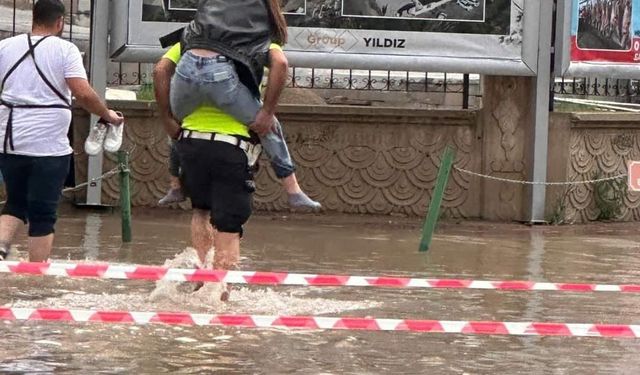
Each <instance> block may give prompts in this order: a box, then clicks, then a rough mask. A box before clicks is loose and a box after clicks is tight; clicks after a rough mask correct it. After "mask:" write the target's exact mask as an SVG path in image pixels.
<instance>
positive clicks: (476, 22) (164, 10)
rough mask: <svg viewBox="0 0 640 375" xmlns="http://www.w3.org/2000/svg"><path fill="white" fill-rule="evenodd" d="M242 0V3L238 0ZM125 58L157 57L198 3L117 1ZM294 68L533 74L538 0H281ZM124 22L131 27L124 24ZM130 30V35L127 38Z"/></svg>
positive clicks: (116, 29)
mask: <svg viewBox="0 0 640 375" xmlns="http://www.w3.org/2000/svg"><path fill="white" fill-rule="evenodd" d="M235 1H243V0H235ZM124 3H126V7H127V9H126V10H124V9H120V10H117V9H113V12H114V13H118V14H124V13H125V12H126V13H128V15H127V17H126V18H125V19H126V21H124V20H123V19H120V20H118V21H116V22H119V23H120V25H117V24H114V25H113V26H112V33H113V34H115V35H116V37H115V38H114V37H113V36H112V41H113V43H112V52H113V56H114V57H115V58H117V59H120V60H128V61H131V60H134V59H135V60H140V59H144V60H145V61H149V60H150V61H153V60H155V59H157V58H158V57H159V56H160V54H161V51H160V50H159V43H158V37H159V36H161V35H163V34H166V33H169V32H171V31H173V30H176V29H178V28H180V27H183V26H184V24H185V23H187V22H189V21H190V20H191V19H192V18H193V15H194V14H195V8H196V7H197V3H198V1H197V0H128V1H124V0H120V1H117V0H116V1H114V2H113V3H112V4H113V6H114V7H120V8H122V6H123V5H122V4H124ZM281 4H282V9H283V11H284V13H285V16H286V19H287V22H288V25H289V42H288V43H287V45H286V46H285V50H286V52H287V56H288V57H289V59H290V61H291V63H292V65H295V66H301V67H318V68H353V69H385V70H386V69H389V70H417V71H426V70H430V71H442V72H459V73H464V72H469V73H488V74H504V75H534V74H535V72H536V69H535V68H536V67H535V65H536V58H535V57H536V53H537V35H538V20H537V15H538V13H539V3H538V0H282V3H281ZM124 23H126V27H125V26H124V25H123V24H124ZM125 30H126V35H125V36H122V35H121V34H124V33H125Z"/></svg>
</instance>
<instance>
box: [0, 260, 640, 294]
mask: <svg viewBox="0 0 640 375" xmlns="http://www.w3.org/2000/svg"><path fill="white" fill-rule="evenodd" d="M0 273H12V274H23V275H43V276H60V277H74V278H75V277H94V278H102V279H118V280H122V279H129V280H149V281H160V280H165V281H177V282H185V281H191V282H196V281H202V282H225V283H229V284H255V285H298V286H350V287H387V288H432V289H494V290H515V291H562V292H578V293H588V292H622V293H640V285H638V284H627V285H611V284H588V283H548V282H536V281H489V280H471V279H426V278H408V277H387V276H341V275H320V274H299V273H279V272H255V271H218V270H204V269H180V268H164V267H153V266H139V265H126V266H123V265H109V264H82V263H81V264H65V263H22V262H0Z"/></svg>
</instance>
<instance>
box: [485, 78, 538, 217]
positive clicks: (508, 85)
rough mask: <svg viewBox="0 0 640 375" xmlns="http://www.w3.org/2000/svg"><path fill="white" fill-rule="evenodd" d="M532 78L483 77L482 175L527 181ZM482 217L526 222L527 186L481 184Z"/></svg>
mask: <svg viewBox="0 0 640 375" xmlns="http://www.w3.org/2000/svg"><path fill="white" fill-rule="evenodd" d="M533 84H534V79H533V78H531V77H498V76H486V77H484V97H483V101H484V107H483V109H482V111H481V119H482V128H483V130H482V133H483V158H482V159H483V173H484V174H486V175H490V176H495V177H502V178H509V179H514V180H528V179H529V178H528V173H529V172H528V171H530V170H531V168H530V163H531V162H530V160H528V159H530V156H529V155H532V153H531V152H529V150H530V149H529V147H530V146H528V145H529V144H530V143H531V142H530V139H531V136H532V133H533V132H532V130H533V127H534V125H533V119H534V117H533V115H532V114H533V112H532V104H531V103H532V102H533V100H532V98H531V95H532V93H533V90H532V88H533ZM481 186H482V199H481V200H482V203H481V216H482V217H483V218H484V219H488V220H501V221H510V220H516V221H527V218H526V213H527V211H528V210H527V209H526V207H527V203H528V202H527V201H528V200H529V199H528V194H527V192H528V190H527V189H526V187H525V186H524V185H521V184H511V183H505V182H498V181H493V180H488V179H483V181H482V184H481Z"/></svg>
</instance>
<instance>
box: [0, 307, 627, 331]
mask: <svg viewBox="0 0 640 375" xmlns="http://www.w3.org/2000/svg"><path fill="white" fill-rule="evenodd" d="M2 320H5V321H11V320H19V321H53V322H80V323H84V322H91V323H115V324H142V325H144V324H168V325H185V326H224V327H242V328H280V329H307V330H314V329H323V330H365V331H410V332H423V333H460V334H469V335H515V336H570V337H618V338H638V337H640V325H619V324H615V325H614V324H567V323H533V322H520V323H516V322H471V321H448V320H410V319H373V318H333V317H317V316H264V315H214V314H190V313H178V312H128V311H92V310H60V309H31V308H3V307H0V321H2Z"/></svg>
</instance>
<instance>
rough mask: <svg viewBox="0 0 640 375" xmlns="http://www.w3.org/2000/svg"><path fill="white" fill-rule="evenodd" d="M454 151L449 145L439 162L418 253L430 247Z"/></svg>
mask: <svg viewBox="0 0 640 375" xmlns="http://www.w3.org/2000/svg"><path fill="white" fill-rule="evenodd" d="M455 155H456V153H455V151H453V148H452V147H451V146H449V145H447V147H445V149H444V153H443V154H442V160H441V161H440V168H439V169H438V178H437V180H436V186H435V187H434V189H433V196H432V197H431V202H430V203H429V210H428V211H427V218H426V219H425V221H424V227H423V228H422V239H421V240H420V252H425V251H427V250H429V246H431V239H432V238H433V232H434V231H435V230H436V224H437V223H438V218H439V217H440V206H441V205H442V197H443V195H444V191H445V189H446V187H447V181H448V180H449V174H450V173H451V167H452V166H453V159H454V158H455Z"/></svg>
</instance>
